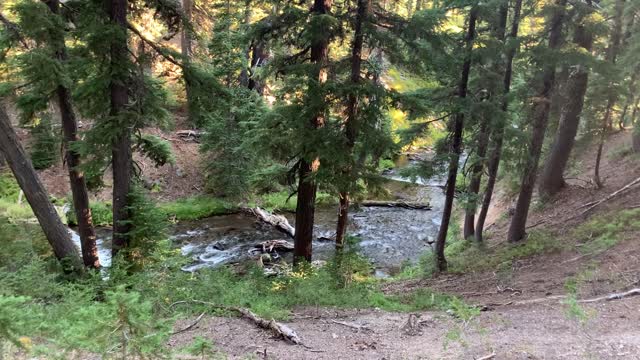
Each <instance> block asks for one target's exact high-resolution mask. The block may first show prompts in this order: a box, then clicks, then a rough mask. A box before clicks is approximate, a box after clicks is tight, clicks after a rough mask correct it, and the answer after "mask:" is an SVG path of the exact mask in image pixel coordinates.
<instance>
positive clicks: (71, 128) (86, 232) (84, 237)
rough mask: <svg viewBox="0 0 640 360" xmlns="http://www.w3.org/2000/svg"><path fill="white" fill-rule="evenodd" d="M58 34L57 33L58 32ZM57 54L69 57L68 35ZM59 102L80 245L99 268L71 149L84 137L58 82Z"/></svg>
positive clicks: (53, 5) (53, 3)
mask: <svg viewBox="0 0 640 360" xmlns="http://www.w3.org/2000/svg"><path fill="white" fill-rule="evenodd" d="M47 5H48V6H49V9H50V10H51V12H52V13H53V14H58V13H59V9H60V2H59V0H49V1H48V2H47ZM54 35H56V34H54ZM54 41H55V45H54V46H55V48H56V56H57V58H58V60H59V61H60V62H61V63H65V62H66V61H67V49H66V46H65V43H64V37H62V38H56V39H54ZM56 93H57V95H58V104H59V107H60V115H61V120H62V131H63V133H64V141H65V147H66V153H65V159H66V162H67V168H68V169H69V184H70V187H71V194H72V197H73V208H74V210H75V213H76V218H77V221H78V234H79V235H80V245H81V249H82V260H83V262H84V265H85V266H86V267H91V268H96V269H97V268H99V267H100V259H99V258H98V247H97V245H96V233H95V229H94V228H93V218H92V216H91V208H90V207H89V194H88V191H87V184H86V182H85V180H84V174H83V173H82V172H81V171H80V170H79V169H78V167H79V166H80V155H79V154H78V153H77V152H75V151H73V150H72V149H71V144H72V143H73V142H76V141H78V140H80V138H79V136H78V121H77V119H76V114H75V112H74V110H73V105H72V102H71V92H70V91H69V89H67V88H66V87H65V86H62V85H60V86H58V88H57V89H56Z"/></svg>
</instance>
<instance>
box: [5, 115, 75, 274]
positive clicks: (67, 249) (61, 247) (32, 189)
mask: <svg viewBox="0 0 640 360" xmlns="http://www.w3.org/2000/svg"><path fill="white" fill-rule="evenodd" d="M0 134H2V135H1V136H0V153H2V154H4V156H5V159H6V161H7V163H8V164H9V168H11V171H12V172H13V175H14V176H15V178H16V180H17V182H18V185H20V189H22V191H23V192H24V194H25V197H26V198H27V201H28V202H29V205H31V209H32V210H33V213H34V214H35V216H36V218H37V219H38V222H39V223H40V227H42V231H43V232H44V234H45V236H46V238H47V240H48V241H49V244H50V245H51V248H52V249H53V253H54V255H55V256H56V258H57V259H58V260H60V262H61V263H62V264H63V266H64V267H65V269H66V270H71V271H74V272H81V271H82V261H81V260H80V256H79V255H78V249H77V248H76V246H75V245H74V244H73V241H71V236H70V234H69V230H68V229H67V227H66V226H64V224H63V223H62V221H61V220H60V217H59V216H58V213H57V212H56V209H55V208H54V207H53V204H51V201H50V200H49V195H48V194H47V191H46V190H45V188H44V186H43V185H42V183H41V182H40V179H39V178H38V175H37V174H36V171H35V170H34V168H33V165H31V161H29V157H28V156H27V154H26V153H25V151H24V149H23V148H22V145H21V144H20V142H19V141H18V137H17V136H16V133H15V131H14V130H13V127H12V126H11V122H10V120H9V116H8V115H7V112H6V111H5V109H4V107H3V106H1V105H0Z"/></svg>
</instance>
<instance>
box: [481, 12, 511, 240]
mask: <svg viewBox="0 0 640 360" xmlns="http://www.w3.org/2000/svg"><path fill="white" fill-rule="evenodd" d="M508 5H509V2H508V0H505V2H504V3H503V5H502V6H501V9H500V16H501V18H502V19H501V21H505V22H506V20H507V16H508ZM521 10H522V0H515V3H514V9H513V20H512V23H511V31H510V33H509V38H510V39H512V40H513V39H516V38H517V37H518V30H519V27H520V12H521ZM502 40H503V42H505V39H504V38H503V39H502ZM505 44H506V42H505ZM517 51H518V48H517V47H515V46H511V47H509V48H508V49H507V51H506V60H505V69H504V78H503V84H502V85H503V89H502V108H501V110H502V116H504V117H506V115H507V112H508V110H509V92H510V91H511V78H512V75H513V59H514V58H515V56H516V53H517ZM505 129H506V125H504V124H503V125H502V126H500V127H498V128H497V129H495V130H494V131H493V135H492V136H493V139H492V140H493V148H492V149H491V153H490V155H489V163H488V165H487V173H488V177H487V185H486V188H485V192H484V198H483V199H482V207H481V208H480V213H479V214H478V220H477V223H476V228H475V235H476V241H478V242H481V241H482V231H483V230H484V222H485V220H486V218H487V213H488V212H489V206H490V205H491V197H492V196H493V189H494V187H495V184H496V180H497V178H498V168H499V167H500V157H501V155H502V143H503V139H504V132H505Z"/></svg>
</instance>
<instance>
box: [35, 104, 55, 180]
mask: <svg viewBox="0 0 640 360" xmlns="http://www.w3.org/2000/svg"><path fill="white" fill-rule="evenodd" d="M57 133H59V129H56V128H55V127H54V125H53V123H52V121H51V117H50V116H49V115H48V114H45V115H42V116H41V117H40V119H39V121H38V123H37V124H36V125H35V126H34V127H33V128H31V135H32V136H33V143H32V144H31V154H30V155H31V162H32V163H33V167H34V168H35V169H36V170H42V169H46V168H48V167H51V166H53V165H55V164H56V163H57V162H58V160H59V158H60V137H59V136H58V134H57Z"/></svg>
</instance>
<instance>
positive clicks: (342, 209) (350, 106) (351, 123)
mask: <svg viewBox="0 0 640 360" xmlns="http://www.w3.org/2000/svg"><path fill="white" fill-rule="evenodd" d="M369 1H370V0H358V9H357V15H356V19H355V26H354V28H355V29H354V32H355V33H354V37H353V46H352V48H351V85H352V86H353V87H354V91H355V87H357V86H358V84H359V83H360V71H361V68H362V45H363V43H364V32H363V29H362V24H363V22H364V20H365V17H366V16H367V12H368V11H369V10H368V9H369ZM347 101H348V103H347V120H346V121H345V124H344V126H345V135H346V138H347V151H348V152H349V153H350V154H351V153H352V152H353V147H354V146H355V143H356V138H357V136H358V124H357V121H358V96H357V95H356V94H355V93H353V92H352V93H350V94H349V97H348V100H347ZM350 172H351V166H350V168H349V169H347V170H346V171H345V175H349V173H350ZM348 219H349V191H346V190H343V191H341V192H340V206H339V211H338V226H337V228H336V247H337V248H342V247H343V245H344V235H345V233H346V230H347V225H348V223H349V220H348Z"/></svg>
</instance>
